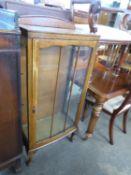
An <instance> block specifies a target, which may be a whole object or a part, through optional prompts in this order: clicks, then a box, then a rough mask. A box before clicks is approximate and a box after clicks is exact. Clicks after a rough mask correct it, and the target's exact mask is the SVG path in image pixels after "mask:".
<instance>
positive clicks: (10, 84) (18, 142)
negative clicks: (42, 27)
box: [0, 10, 22, 170]
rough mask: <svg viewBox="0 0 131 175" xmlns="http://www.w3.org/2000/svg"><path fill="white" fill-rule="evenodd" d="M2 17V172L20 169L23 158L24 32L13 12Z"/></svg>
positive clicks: (0, 112)
mask: <svg viewBox="0 0 131 175" xmlns="http://www.w3.org/2000/svg"><path fill="white" fill-rule="evenodd" d="M0 15H1V16H2V19H1V20H0V169H3V168H5V167H10V166H13V167H14V168H15V169H16V170H18V169H19V168H20V159H21V155H22V133H21V114H20V105H21V104H20V69H19V67H20V64H19V61H20V60H19V58H20V32H19V31H18V30H16V28H17V27H18V26H17V25H16V23H14V21H15V20H14V19H16V15H15V14H14V13H13V12H10V11H6V10H0ZM3 20H4V22H3Z"/></svg>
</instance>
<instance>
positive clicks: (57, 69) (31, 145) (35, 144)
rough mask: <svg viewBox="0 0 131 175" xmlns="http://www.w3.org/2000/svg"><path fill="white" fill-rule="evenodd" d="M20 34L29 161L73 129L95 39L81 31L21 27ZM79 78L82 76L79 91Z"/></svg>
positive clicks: (87, 79)
mask: <svg viewBox="0 0 131 175" xmlns="http://www.w3.org/2000/svg"><path fill="white" fill-rule="evenodd" d="M21 30H22V51H21V61H22V62H21V65H22V67H21V71H22V72H21V73H22V76H21V77H22V78H21V79H22V104H23V109H22V116H23V130H24V134H25V143H26V145H27V147H26V148H27V152H28V158H29V161H30V160H31V157H32V153H33V152H34V151H35V150H37V149H39V148H41V147H44V146H45V145H48V144H50V143H52V142H55V141H57V140H59V139H61V138H63V137H65V136H67V135H70V134H72V133H74V132H75V131H76V130H77V127H78V122H79V120H80V114H81V112H82V108H83V104H84V100H85V96H86V89H87V88H88V83H89V79H90V76H91V73H92V70H93V66H94V62H95V48H96V45H97V42H98V40H99V37H98V36H97V35H90V34H89V33H87V32H85V31H83V30H80V29H79V28H78V29H75V30H67V29H59V30H58V29H56V28H44V27H38V26H29V25H27V26H26V25H21ZM80 63H84V64H80ZM78 70H81V71H80V72H79V71H78ZM77 76H82V77H83V82H82V88H81V89H80V88H79V86H77V84H76V78H77ZM26 87H27V89H26Z"/></svg>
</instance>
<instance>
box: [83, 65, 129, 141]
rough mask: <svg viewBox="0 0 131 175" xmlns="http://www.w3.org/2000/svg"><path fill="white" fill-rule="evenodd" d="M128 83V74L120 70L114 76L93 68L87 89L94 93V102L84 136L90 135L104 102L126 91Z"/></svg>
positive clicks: (108, 72)
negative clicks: (117, 74) (118, 73)
mask: <svg viewBox="0 0 131 175" xmlns="http://www.w3.org/2000/svg"><path fill="white" fill-rule="evenodd" d="M130 85H131V75H130V74H127V73H125V72H121V73H120V75H119V76H115V75H114V74H113V73H112V72H111V71H105V69H104V70H103V69H99V68H95V70H94V72H93V76H92V80H91V84H90V86H89V90H90V91H91V92H92V93H93V94H94V97H95V99H96V103H95V105H94V107H93V112H92V115H91V118H90V122H89V125H88V129H87V132H86V138H90V137H92V134H93V132H94V130H95V127H96V123H97V120H98V119H99V117H100V113H101V111H102V107H103V104H104V102H105V101H106V100H108V99H111V98H113V97H115V96H118V95H122V94H124V93H126V92H127V91H128V88H130Z"/></svg>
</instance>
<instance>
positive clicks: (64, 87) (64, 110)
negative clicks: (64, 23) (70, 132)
mask: <svg viewBox="0 0 131 175" xmlns="http://www.w3.org/2000/svg"><path fill="white" fill-rule="evenodd" d="M90 53H91V50H90V49H88V48H87V47H81V48H80V47H75V46H67V47H50V48H45V49H40V53H39V54H40V61H39V66H38V99H37V101H38V105H37V109H36V120H37V121H36V125H37V126H36V130H37V135H36V141H40V140H42V139H45V138H49V137H52V136H54V135H56V134H58V133H60V132H63V131H65V129H67V128H70V127H72V126H73V124H74V119H75V116H76V111H77V108H78V105H79V102H80V97H81V92H82V88H83V84H84V80H85V76H86V70H87V66H88V58H89V57H90Z"/></svg>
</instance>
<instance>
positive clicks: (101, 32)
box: [20, 25, 131, 44]
mask: <svg viewBox="0 0 131 175" xmlns="http://www.w3.org/2000/svg"><path fill="white" fill-rule="evenodd" d="M20 27H21V28H22V29H24V30H26V31H28V32H29V35H28V36H29V37H38V38H41V37H42V36H43V33H45V34H48V35H49V34H53V35H54V34H56V36H57V35H62V36H63V37H64V36H70V37H74V36H77V37H78V38H79V37H80V38H81V39H84V38H85V37H87V38H88V39H90V40H98V39H99V37H100V42H103V43H114V44H115V43H122V44H124V43H125V44H129V43H131V35H130V34H129V33H127V32H125V31H122V30H119V29H116V28H112V27H108V26H103V25H97V27H98V31H97V33H95V34H93V33H90V32H89V26H88V25H76V28H75V29H74V30H71V29H60V28H51V27H41V26H31V25H20ZM87 38H86V39H87Z"/></svg>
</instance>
